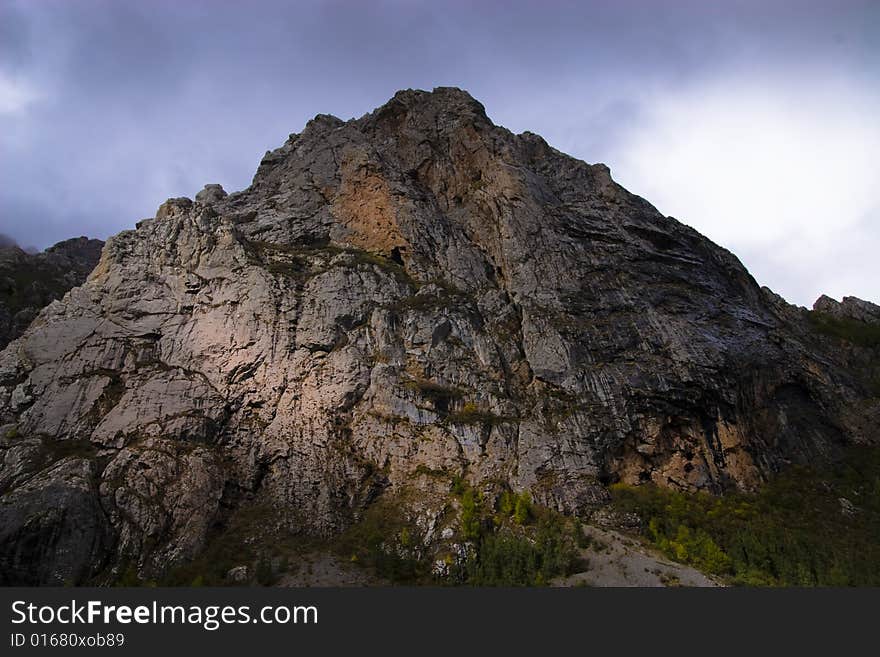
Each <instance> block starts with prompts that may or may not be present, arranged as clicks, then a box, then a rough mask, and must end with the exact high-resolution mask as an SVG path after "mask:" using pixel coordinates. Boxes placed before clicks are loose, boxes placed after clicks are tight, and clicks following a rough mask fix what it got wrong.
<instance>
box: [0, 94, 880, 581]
mask: <svg viewBox="0 0 880 657" xmlns="http://www.w3.org/2000/svg"><path fill="white" fill-rule="evenodd" d="M806 313H807V311H805V310H799V309H795V308H793V307H790V306H788V305H787V304H785V303H784V301H782V300H781V299H780V298H778V297H775V295H773V294H772V293H770V292H769V291H763V290H761V288H759V287H758V285H757V284H756V283H755V281H754V280H753V279H752V277H751V276H750V275H749V273H748V272H747V271H746V270H745V268H744V267H743V266H742V265H741V264H740V262H739V261H738V260H737V259H736V258H735V257H734V256H733V255H732V254H730V253H729V252H727V251H725V250H724V249H722V248H720V247H718V246H717V245H715V244H713V243H711V242H710V241H709V240H707V239H706V238H704V237H702V236H701V235H699V234H698V233H696V232H695V231H694V230H693V229H691V228H689V227H688V226H685V225H684V224H682V223H680V222H678V221H676V220H675V219H672V218H670V217H664V216H662V215H661V214H660V213H659V212H657V210H656V209H654V208H653V207H652V206H651V205H650V204H649V203H648V202H647V201H645V200H644V199H642V198H640V197H638V196H635V195H633V194H631V193H630V192H628V191H627V190H625V189H623V188H622V187H621V186H619V185H618V184H617V183H615V182H614V181H613V179H612V178H611V175H610V171H609V169H608V167H606V166H605V165H601V164H597V165H590V164H586V163H584V162H582V161H580V160H576V159H574V158H571V157H568V156H566V155H564V154H562V153H560V152H559V151H556V150H555V149H553V148H551V147H550V146H548V145H547V144H546V142H544V141H543V140H542V139H541V138H540V137H537V136H536V135H532V134H530V133H524V134H522V135H515V134H512V133H511V132H509V131H508V130H506V129H504V128H502V127H499V126H495V125H493V124H492V122H491V121H490V120H489V119H488V118H487V116H486V114H485V111H484V110H483V107H482V106H481V105H480V104H479V103H478V102H477V101H475V100H474V99H473V98H471V97H470V96H469V95H467V94H466V93H465V92H462V91H460V90H458V89H451V88H440V89H436V90H434V91H433V92H430V93H429V92H424V91H412V90H408V91H402V92H399V93H398V94H396V95H395V96H394V98H393V99H392V100H391V101H389V102H388V103H387V104H386V105H384V106H383V107H381V108H379V109H377V110H376V111H374V112H372V113H371V114H368V115H366V116H364V117H361V118H359V119H356V120H352V121H348V122H343V121H341V120H339V119H336V118H334V117H329V116H318V117H316V118H315V119H314V120H312V121H310V122H309V124H308V125H307V126H306V127H305V129H304V130H303V132H302V133H299V134H293V135H291V136H290V138H289V139H288V140H287V142H285V144H284V145H282V146H281V147H280V148H279V149H277V150H274V151H271V152H269V153H267V154H266V156H265V157H264V158H263V160H262V162H261V163H260V166H259V168H258V170H257V173H256V175H255V177H254V180H253V183H252V185H251V186H250V187H248V188H247V189H245V190H244V191H241V192H237V193H234V194H230V195H226V194H225V192H222V189H221V188H219V187H216V186H210V185H209V186H207V187H206V189H205V190H203V191H202V192H199V194H198V195H197V196H196V199H195V203H193V202H192V201H190V200H189V199H170V200H168V201H167V202H165V203H164V204H163V205H162V206H161V207H160V208H159V211H158V212H157V215H156V217H155V218H150V219H146V220H144V221H142V222H140V223H139V224H138V227H137V229H136V230H130V231H125V232H123V233H120V234H119V235H116V236H114V237H113V238H111V239H110V240H109V241H108V242H107V245H106V247H105V248H104V251H103V254H102V256H101V260H100V262H99V263H98V265H97V267H96V268H95V271H94V272H93V273H92V274H91V276H90V277H89V279H88V281H87V282H86V283H85V284H84V285H83V286H82V287H79V288H75V289H73V290H72V291H71V292H70V293H69V294H68V295H67V296H66V297H65V298H64V299H63V300H61V301H58V302H55V303H53V304H52V305H50V306H49V307H48V308H46V309H45V310H44V311H43V312H42V313H41V314H40V316H39V318H38V319H37V320H36V321H35V322H34V323H33V324H32V325H31V327H30V328H29V330H28V331H27V332H26V333H25V334H24V336H23V337H22V338H21V339H19V340H18V341H16V342H15V343H13V344H12V345H10V346H9V348H7V349H6V350H5V351H4V352H2V353H0V424H2V425H5V426H6V427H9V429H7V431H8V432H9V433H10V435H11V436H12V437H11V438H9V439H5V440H6V442H5V443H4V444H3V447H4V451H3V458H2V461H0V486H3V487H4V488H3V490H5V492H4V494H3V497H2V506H0V513H2V514H3V521H2V523H0V527H2V534H0V560H2V563H3V564H4V565H5V566H6V567H5V568H4V569H3V570H4V572H5V573H7V575H6V579H7V582H6V583H30V582H40V583H60V582H61V581H66V580H67V579H68V578H72V579H73V580H75V581H77V582H84V581H97V582H101V581H106V580H102V579H101V577H109V575H107V573H112V572H118V570H119V569H120V568H123V567H124V566H126V565H132V564H133V565H134V567H136V569H137V572H138V573H139V575H140V576H142V577H157V576H159V575H161V573H162V572H163V571H164V570H165V569H167V568H169V567H171V566H173V565H174V564H179V563H184V562H186V561H187V560H188V559H191V558H192V557H193V556H195V555H197V554H198V553H199V552H200V550H202V548H203V546H204V545H205V544H206V541H208V540H209V537H210V535H211V532H212V531H214V529H215V528H217V527H224V526H226V523H228V522H230V518H233V517H238V516H236V514H242V513H245V512H246V511H245V510H246V509H250V508H269V509H271V510H272V520H271V522H269V521H266V522H265V523H262V526H263V527H264V528H265V529H266V530H267V531H268V530H270V529H272V528H275V527H278V528H279V529H280V528H283V529H284V530H286V531H292V532H300V533H304V534H309V535H317V536H331V535H333V534H335V533H337V532H339V531H341V530H343V529H344V528H345V527H347V526H348V525H349V524H350V523H352V522H353V521H354V520H356V519H357V518H359V517H361V516H362V514H363V513H364V511H365V510H366V509H368V508H369V507H371V506H372V505H374V504H377V503H379V502H381V501H382V500H385V499H390V498H392V497H394V498H395V499H405V500H408V502H406V504H407V505H408V506H407V509H405V512H407V513H411V514H413V517H414V518H416V519H417V521H418V523H420V524H419V526H424V528H425V536H426V537H428V542H430V540H431V537H434V536H437V537H439V536H445V534H441V532H440V531H439V530H437V531H435V525H436V523H437V518H438V517H439V516H440V515H441V512H442V510H443V509H444V508H445V505H446V504H448V502H449V490H450V481H451V480H452V478H453V477H456V476H461V477H463V478H465V479H466V480H468V481H469V482H471V483H472V484H474V485H475V486H480V487H483V488H491V487H492V486H499V485H503V486H507V487H510V488H512V489H514V490H517V491H519V490H526V489H527V490H530V491H531V494H532V497H533V498H534V499H535V500H536V501H538V502H540V503H541V504H544V505H547V506H550V507H552V508H556V509H559V510H560V511H564V512H567V513H579V512H583V511H585V510H588V509H591V508H595V507H597V506H601V505H602V504H603V503H604V502H605V501H606V500H607V490H606V485H607V484H609V483H611V482H614V481H624V482H629V483H640V482H645V481H653V482H656V483H657V484H660V485H663V486H672V487H676V488H680V489H684V490H705V491H709V492H713V493H721V492H723V491H725V490H728V489H751V488H754V487H755V486H758V485H760V483H761V482H763V481H765V480H766V479H767V477H769V476H771V475H772V474H773V473H774V472H776V471H778V470H779V469H780V468H783V467H785V466H786V465H788V464H791V463H803V462H809V461H813V460H816V459H830V458H833V457H834V456H835V454H836V453H837V452H838V450H839V449H840V448H841V446H843V445H846V444H848V443H852V442H877V440H878V434H877V428H876V427H877V426H880V425H878V423H877V422H875V421H874V420H873V419H872V418H874V417H875V415H876V413H877V412H878V409H877V404H875V403H873V402H870V399H869V397H870V395H869V393H868V392H867V390H866V388H865V385H864V383H863V382H862V381H861V379H860V378H859V375H858V374H857V373H853V372H852V371H851V370H850V369H848V368H847V367H846V365H845V363H842V361H841V360H840V357H839V356H838V352H837V351H836V350H835V349H834V348H833V346H831V347H830V346H829V345H828V343H827V342H826V341H824V340H823V339H820V338H817V337H816V336H815V335H814V333H813V331H812V329H811V327H810V323H809V322H808V321H806ZM872 404H873V405H872ZM46 444H48V445H61V446H63V445H66V444H78V445H89V446H91V449H92V450H93V452H94V453H93V454H92V455H91V456H83V457H80V458H77V459H75V460H66V461H64V460H62V461H60V462H57V463H56V462H51V460H49V461H47V460H46V458H44V457H43V456H40V455H39V453H38V451H39V450H40V449H44V445H46ZM25 472H27V473H29V474H27V475H25V474H23V473H25ZM437 540H440V539H437ZM34 546H36V547H34ZM31 549H36V550H37V551H36V552H35V553H34V554H36V555H37V557H34V558H33V559H31V558H30V557H25V556H24V555H26V554H29V552H28V551H29V550H31ZM37 558H38V559H39V565H37V561H35V560H34V559H37ZM29 559H30V560H29ZM102 569H103V571H102ZM114 569H115V571H114ZM98 571H101V572H102V573H104V574H103V575H100V574H98Z"/></svg>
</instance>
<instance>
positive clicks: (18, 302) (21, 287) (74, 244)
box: [0, 237, 104, 349]
mask: <svg viewBox="0 0 880 657" xmlns="http://www.w3.org/2000/svg"><path fill="white" fill-rule="evenodd" d="M103 246H104V243H103V242H102V241H100V240H90V239H87V238H85V237H78V238H75V239H70V240H65V241H63V242H59V243H58V244H56V245H55V246H52V247H49V248H48V249H46V250H45V251H43V252H42V253H36V254H30V253H25V252H24V251H22V250H21V249H20V248H18V247H17V246H14V245H8V246H2V245H0V349H2V348H4V347H5V346H6V345H7V344H9V343H10V342H12V341H13V340H15V338H17V337H18V336H20V335H21V334H22V333H24V332H25V329H27V327H28V326H29V325H30V323H31V322H32V321H33V319H34V318H35V317H36V316H37V314H38V313H39V312H40V310H42V309H43V308H45V307H46V306H47V305H49V304H50V303H51V302H52V301H55V300H56V299H60V298H61V297H63V296H64V295H65V294H66V293H67V291H68V290H69V289H70V288H72V287H76V286H77V285H82V284H83V283H84V282H85V280H86V277H87V276H88V275H89V272H91V271H92V269H94V268H95V265H96V264H98V258H100V256H101V248H102V247H103Z"/></svg>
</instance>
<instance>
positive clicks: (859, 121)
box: [0, 0, 880, 304]
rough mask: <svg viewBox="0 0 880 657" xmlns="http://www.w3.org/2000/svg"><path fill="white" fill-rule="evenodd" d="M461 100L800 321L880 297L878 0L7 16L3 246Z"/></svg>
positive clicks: (2, 62)
mask: <svg viewBox="0 0 880 657" xmlns="http://www.w3.org/2000/svg"><path fill="white" fill-rule="evenodd" d="M441 85H454V86H459V87H462V88H465V89H467V90H468V91H470V92H471V93H472V94H473V95H474V96H475V97H476V98H477V99H479V100H480V101H481V102H482V103H483V104H484V105H485V106H486V109H487V112H488V114H489V116H490V117H491V118H492V119H493V120H494V121H495V122H496V123H499V124H502V125H505V126H507V127H508V128H510V129H511V130H513V131H515V132H521V131H523V130H531V131H533V132H537V133H540V134H542V135H543V136H544V137H545V138H546V139H547V140H548V141H549V142H550V143H551V144H552V145H554V146H556V147H557V148H559V149H561V150H563V151H566V152H568V153H571V154H573V155H575V156H577V157H580V158H582V159H585V160H587V161H588V162H598V161H602V162H606V163H607V164H608V165H609V166H610V167H611V169H612V173H613V175H614V176H615V178H616V179H617V180H618V181H619V182H621V183H622V184H624V185H625V186H627V187H628V188H629V189H630V190H631V191H633V192H635V193H637V194H640V195H642V196H644V197H646V198H648V200H650V201H651V202H652V203H654V204H655V205H656V206H657V207H658V208H659V209H660V210H661V211H662V212H664V213H666V214H672V215H674V216H676V217H677V218H679V219H681V220H682V221H684V222H686V223H688V224H690V225H692V226H694V227H695V228H697V229H698V230H700V231H701V232H703V233H704V234H706V235H708V236H709V237H710V238H712V239H714V240H715V241H716V242H719V243H720V244H722V245H723V246H726V247H728V248H730V249H731V250H733V251H734V252H735V253H736V254H737V255H739V256H740V258H741V259H742V260H743V261H744V262H745V264H746V265H747V266H748V267H749V268H750V270H751V271H752V273H753V274H754V275H755V276H756V278H758V280H759V282H761V283H762V284H767V285H769V286H770V287H772V288H773V289H775V290H777V291H778V292H780V293H782V294H783V295H784V296H785V297H786V298H788V299H789V300H791V301H793V302H796V303H801V304H811V303H812V301H813V300H814V299H815V298H816V297H817V296H818V295H819V294H820V293H822V292H825V293H828V294H831V295H832V296H836V297H838V298H839V297H840V296H842V295H843V294H855V295H857V296H861V297H863V298H867V299H871V300H873V301H875V302H880V264H878V258H877V256H876V254H877V253H878V252H880V166H878V164H877V160H878V153H880V120H878V118H877V117H878V116H880V2H877V1H873V2H868V1H855V0H853V1H847V0H836V1H833V2H830V1H829V2H812V1H809V0H801V1H798V2H780V1H772V0H763V1H762V2H757V1H736V0H732V1H728V2H708V1H705V0H702V1H697V0H694V1H693V2H684V1H680V2H660V1H659V0H656V1H655V0H642V1H640V2H636V1H627V0H622V1H621V0H617V1H615V2H611V1H608V2H578V3H574V2H553V1H550V0H545V1H543V2H539V1H534V2H491V1H484V2H470V3H465V2H441V1H439V0H435V1H434V2H403V1H395V2H390V1H389V2H354V1H349V2H285V3H281V2H233V1H231V0H229V1H227V2H216V1H215V2H206V1H198V0H186V1H183V0H178V1H175V2H170V1H167V2H165V1H161V0H151V1H148V0H138V1H130V2H126V1H123V0H115V1H109V0H107V1H98V0H66V1H61V0H57V1H51V0H0V233H6V234H8V235H10V236H12V237H13V238H14V239H16V240H18V241H19V243H21V244H23V245H35V246H38V247H40V248H43V247H45V246H48V245H49V244H51V243H54V242H55V241H58V240H60V239H64V238H67V237H71V236H74V235H80V234H87V235H90V236H96V237H102V238H104V237H107V236H108V235H110V234H113V233H115V232H118V231H119V230H122V229H125V228H130V227H132V226H133V225H134V223H135V222H136V221H137V220H139V219H141V218H143V217H146V216H151V215H152V214H153V213H154V212H155V209H156V207H157V206H158V205H159V204H160V203H161V202H162V201H163V200H164V199H165V198H167V197H170V196H192V195H194V194H195V193H196V192H197V191H198V190H199V189H200V188H201V186H202V185H203V184H205V183H207V182H219V183H221V184H223V186H224V187H225V188H226V189H227V191H233V190H237V189H241V188H243V187H245V186H247V185H248V184H249V182H250V179H251V177H252V175H253V173H254V170H255V169H256V165H257V163H258V162H259V160H260V157H261V156H262V154H263V153H264V152H265V151H266V150H267V149H269V148H275V147H277V146H278V145H280V144H281V143H282V142H283V141H284V140H285V139H286V137H287V135H288V133H290V132H298V131H300V130H301V128H302V127H303V125H304V124H305V122H306V121H307V120H308V119H309V118H311V117H312V116H314V115H315V114H317V113H330V114H335V115H337V116H340V117H342V118H351V117H354V116H360V115H362V114H364V113H366V112H368V111H370V110H372V109H373V108H374V107H376V106H378V105H381V104H382V103H383V102H385V101H386V100H387V99H388V98H390V97H391V96H392V95H393V93H394V92H395V91H396V90H398V89H401V88H409V87H412V88H424V89H430V88H433V87H435V86H441Z"/></svg>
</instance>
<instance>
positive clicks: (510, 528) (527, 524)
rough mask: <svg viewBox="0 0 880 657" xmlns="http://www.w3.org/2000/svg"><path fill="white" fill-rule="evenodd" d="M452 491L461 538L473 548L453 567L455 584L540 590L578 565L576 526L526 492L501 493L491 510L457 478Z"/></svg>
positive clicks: (579, 531)
mask: <svg viewBox="0 0 880 657" xmlns="http://www.w3.org/2000/svg"><path fill="white" fill-rule="evenodd" d="M453 493H455V494H456V495H457V496H458V498H459V502H460V506H461V515H460V520H459V523H460V524H459V527H460V533H461V537H462V538H463V539H464V540H466V541H469V542H470V543H471V545H472V546H473V548H474V549H473V550H471V551H469V552H468V554H467V556H466V558H465V559H464V560H463V561H462V562H460V563H458V564H457V565H456V566H455V567H454V568H453V569H452V571H451V575H452V579H453V581H455V582H457V583H461V584H466V585H472V586H542V585H544V584H547V583H549V582H550V580H551V579H553V578H554V577H556V576H559V575H565V574H568V573H571V572H574V570H575V569H576V567H577V566H578V565H579V563H578V559H577V549H576V548H577V546H578V542H579V539H578V535H579V534H581V535H582V534H583V532H582V530H581V527H580V523H578V522H577V521H576V520H575V519H572V518H568V517H565V516H562V515H561V514H558V513H556V512H554V511H551V510H550V509H546V508H542V507H538V506H536V505H534V504H533V503H532V498H531V495H529V493H528V491H523V492H522V493H520V494H518V495H517V494H516V493H513V492H511V491H509V490H504V491H503V492H502V493H501V495H500V496H498V498H497V499H496V500H495V503H494V506H493V507H490V506H489V505H487V504H486V500H485V499H484V496H483V495H482V494H480V493H478V492H476V491H475V490H474V489H473V488H471V487H470V486H468V485H467V484H466V483H464V482H463V480H461V479H457V480H456V481H455V482H454V483H453Z"/></svg>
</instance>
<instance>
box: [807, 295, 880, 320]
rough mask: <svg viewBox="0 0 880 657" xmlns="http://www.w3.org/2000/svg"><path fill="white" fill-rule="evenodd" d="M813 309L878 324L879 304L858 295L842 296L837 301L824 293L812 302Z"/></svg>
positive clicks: (879, 317) (879, 318)
mask: <svg viewBox="0 0 880 657" xmlns="http://www.w3.org/2000/svg"><path fill="white" fill-rule="evenodd" d="M813 310H816V311H818V312H823V313H826V314H828V315H831V316H833V317H843V318H846V319H855V320H857V321H860V322H867V323H872V324H880V306H877V305H876V304H873V303H871V302H870V301H863V300H862V299H859V298H858V297H843V301H841V302H838V301H835V300H834V299H832V298H831V297H828V296H825V295H824V294H823V295H822V296H821V297H819V298H818V299H817V300H816V303H814V304H813Z"/></svg>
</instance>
